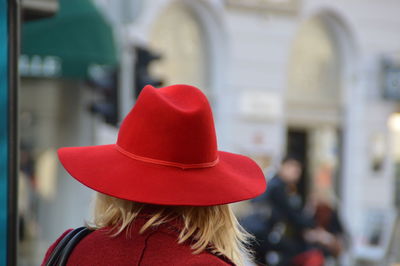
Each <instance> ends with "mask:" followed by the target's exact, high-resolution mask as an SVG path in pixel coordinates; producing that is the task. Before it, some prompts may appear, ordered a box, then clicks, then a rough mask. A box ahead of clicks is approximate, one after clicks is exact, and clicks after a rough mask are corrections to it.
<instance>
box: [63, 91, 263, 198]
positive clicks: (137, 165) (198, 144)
mask: <svg viewBox="0 0 400 266" xmlns="http://www.w3.org/2000/svg"><path fill="white" fill-rule="evenodd" d="M58 155H59V158H60V161H61V163H62V164H63V166H64V167H65V169H66V170H67V171H68V172H69V173H70V174H71V175H72V176H73V177H74V178H75V179H77V180H78V181H79V182H81V183H82V184H84V185H86V186H88V187H90V188H92V189H94V190H96V191H98V192H101V193H104V194H107V195H110V196H114V197H117V198H121V199H126V200H131V201H136V202H142V203H150V204H159V205H189V206H211V205H220V204H227V203H232V202H237V201H242V200H247V199H251V198H254V197H256V196H258V195H260V194H261V193H263V192H264V191H265V189H266V181H265V177H264V174H263V172H262V170H261V169H260V167H259V166H258V165H257V164H256V163H255V162H254V161H253V160H252V159H250V158H248V157H246V156H242V155H239V154H234V153H228V152H223V151H218V149H217V141H216V135H215V129H214V121H213V117H212V112H211V108H210V105H209V103H208V101H207V98H206V97H205V95H204V94H203V93H202V92H201V91H200V90H199V89H197V88H195V87H192V86H188V85H173V86H168V87H164V88H160V89H155V88H153V87H152V86H146V87H145V88H144V89H143V90H142V93H141V94H140V96H139V97H138V99H137V102H136V104H135V106H134V108H132V110H131V111H130V113H129V114H128V115H127V117H126V118H125V119H124V121H123V122H122V124H121V128H120V130H119V133H118V140H117V143H116V144H110V145H98V146H88V147H67V148H61V149H59V150H58Z"/></svg>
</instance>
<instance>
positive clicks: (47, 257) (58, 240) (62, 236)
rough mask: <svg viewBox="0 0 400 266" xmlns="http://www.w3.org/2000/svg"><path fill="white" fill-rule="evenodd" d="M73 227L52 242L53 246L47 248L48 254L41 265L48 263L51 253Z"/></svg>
mask: <svg viewBox="0 0 400 266" xmlns="http://www.w3.org/2000/svg"><path fill="white" fill-rule="evenodd" d="M72 230H73V229H68V230H66V231H65V232H64V233H62V234H61V235H60V236H59V237H58V238H57V239H56V241H54V243H53V244H51V246H50V247H49V248H48V249H47V251H46V254H45V256H44V258H43V261H42V264H41V266H44V265H46V263H47V260H48V259H49V257H50V255H51V253H52V252H53V250H54V248H55V247H56V246H57V245H58V243H60V241H61V240H62V239H63V238H64V237H65V236H66V235H67V234H68V233H69V232H71V231H72Z"/></svg>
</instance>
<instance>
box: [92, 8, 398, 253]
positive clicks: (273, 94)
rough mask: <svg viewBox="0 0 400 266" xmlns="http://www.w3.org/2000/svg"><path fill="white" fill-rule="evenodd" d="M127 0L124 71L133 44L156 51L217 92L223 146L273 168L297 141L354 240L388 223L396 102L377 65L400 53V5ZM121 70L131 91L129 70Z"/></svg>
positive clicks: (168, 79)
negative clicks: (388, 95)
mask: <svg viewBox="0 0 400 266" xmlns="http://www.w3.org/2000/svg"><path fill="white" fill-rule="evenodd" d="M96 2H97V3H98V5H99V6H100V7H104V8H107V5H110V4H111V1H104V0H103V1H100V0H99V1H96ZM124 3H125V2H124V1H122V2H121V5H122V6H124ZM130 8H131V9H132V10H135V12H133V11H132V14H135V15H134V16H133V17H132V18H131V19H130V20H128V23H124V24H123V26H122V28H121V27H119V26H121V24H118V23H117V22H116V25H117V24H118V25H119V26H118V29H119V34H118V36H119V39H120V42H121V47H122V49H121V55H122V56H121V59H122V60H121V61H122V64H123V68H124V67H125V69H126V68H130V67H133V64H132V63H131V62H130V60H126V59H127V58H130V59H134V55H132V53H131V49H130V47H133V46H135V45H146V46H149V47H151V48H152V49H154V50H156V51H159V52H160V53H161V54H162V55H163V59H162V60H161V61H160V63H156V64H155V66H154V73H155V74H156V75H159V76H160V77H162V78H163V79H164V81H165V83H166V84H170V83H191V84H194V85H197V86H198V87H199V88H201V89H202V90H204V92H205V93H206V94H207V95H208V96H209V98H210V99H211V102H212V105H213V108H214V115H215V120H216V125H217V131H218V137H219V146H220V149H223V150H228V151H232V152H240V153H245V154H248V155H250V156H252V157H253V158H255V159H256V160H258V162H259V163H260V164H261V165H262V166H263V167H264V168H265V170H266V172H269V170H271V169H274V167H276V166H277V164H278V163H279V161H280V159H281V158H282V156H283V155H284V154H285V153H286V151H289V152H290V151H291V150H290V146H293V145H294V146H293V147H295V149H298V148H296V145H297V146H299V145H300V146H301V147H300V152H302V156H303V157H304V158H305V160H306V164H307V173H308V179H307V182H306V185H305V186H306V191H308V192H312V191H313V190H315V189H316V190H318V189H319V190H321V189H322V190H324V189H325V190H326V191H330V192H329V193H331V192H333V194H334V195H335V196H336V197H335V198H336V200H335V201H336V202H337V203H338V207H339V209H340V212H341V216H342V219H343V222H344V224H345V226H346V228H347V230H348V232H349V233H350V235H351V237H352V239H353V240H354V241H355V242H357V243H358V242H360V243H362V242H363V241H364V242H365V239H364V238H368V233H366V231H368V230H373V229H370V228H368V224H370V223H377V224H380V225H385V224H386V223H389V224H390V222H389V221H390V218H383V220H382V221H383V222H382V221H381V222H376V220H379V219H381V218H379V217H378V216H380V214H379V213H381V214H382V213H383V217H389V216H391V213H393V211H392V210H393V209H395V193H396V192H395V184H396V178H395V163H396V160H397V159H396V157H395V150H394V148H395V146H394V144H393V143H397V142H396V141H397V139H398V137H396V136H397V133H396V131H395V130H394V129H393V126H392V128H391V127H389V126H388V121H389V119H390V118H391V117H392V116H393V113H395V112H396V111H398V109H397V108H398V104H396V102H393V101H390V100H386V99H384V98H383V96H382V95H383V93H382V82H381V62H382V58H396V57H397V56H399V55H400V34H398V28H399V27H400V16H399V15H398V14H399V11H400V2H398V1H395V0H384V1H357V0H346V1H344V0H337V1H327V0H303V1H295V0H294V1H291V0H287V1H267V0H253V1H240V0H228V1H222V0H221V1H217V0H214V1H213V0H208V1H207V0H204V1H201V0H186V1H172V0H152V1H133V4H131V5H130ZM114 11H115V12H114V13H113V12H109V14H110V17H111V19H112V20H113V19H114V21H118V14H120V13H118V12H119V11H120V9H119V11H118V10H114ZM125 12H126V11H125ZM128 12H129V11H128ZM124 58H125V59H124ZM124 60H125V61H124ZM124 62H125V63H124ZM127 73H132V72H131V71H127ZM122 79H123V80H125V83H124V84H125V85H124V86H125V87H124V89H125V90H130V88H131V85H130V84H132V83H131V82H132V79H129V77H122ZM129 105H130V103H129V102H127V103H126V105H125V106H126V108H125V112H126V110H127V109H128V108H129ZM296 136H297V137H296ZM302 139H303V141H302ZM304 140H307V141H305V143H303V142H304ZM291 142H293V145H291ZM297 142H300V144H296V143H297ZM371 213H375V214H371ZM376 213H378V215H376ZM370 214H371V215H372V216H373V217H378V218H376V219H375V218H371V219H372V220H371V219H370V220H368V219H369V218H367V217H371V215H370ZM371 221H372V222H371ZM388 227H391V225H390V226H388ZM387 230H388V231H390V233H389V235H390V234H391V232H392V231H391V230H389V229H387ZM387 234H388V233H385V232H382V237H383V240H382V243H381V244H380V245H381V246H385V245H386V244H385V243H387V242H388V241H389V240H388V239H386V238H387V236H386V235H387ZM367 242H368V241H367ZM378 246H379V245H378ZM354 252H356V253H357V252H358V253H360V254H361V253H363V252H362V251H357V250H356V251H354ZM374 252H378V253H379V252H380V251H376V250H375V251H374ZM378 253H377V254H378ZM379 254H380V253H379ZM360 256H361V255H360ZM379 256H380V255H376V257H379Z"/></svg>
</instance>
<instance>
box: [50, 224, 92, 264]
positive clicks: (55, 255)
mask: <svg viewBox="0 0 400 266" xmlns="http://www.w3.org/2000/svg"><path fill="white" fill-rule="evenodd" d="M83 231H84V232H85V233H84V234H80V233H81V232H83ZM90 232H92V231H91V230H90V229H88V228H86V227H84V226H82V227H79V228H76V229H74V230H72V231H71V232H69V233H68V234H67V235H65V236H64V237H63V239H61V240H60V242H58V244H57V246H56V247H55V248H54V249H53V251H52V252H51V255H50V257H49V259H48V260H47V263H46V266H56V265H61V264H59V263H60V259H61V258H62V257H63V259H64V263H65V264H66V260H67V259H68V255H69V254H70V253H71V252H72V249H73V248H74V247H75V246H76V244H78V242H79V240H81V239H82V238H83V237H84V236H86V235H87V234H89V233H90ZM78 234H80V236H79V237H78V238H75V236H77V235H78ZM71 241H73V242H72V244H70V243H71ZM67 247H68V255H64V253H65V251H66V248H67ZM65 264H64V265H65Z"/></svg>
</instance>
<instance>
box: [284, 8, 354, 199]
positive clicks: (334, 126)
mask: <svg viewBox="0 0 400 266" xmlns="http://www.w3.org/2000/svg"><path fill="white" fill-rule="evenodd" d="M353 47H354V46H353V43H352V36H351V35H350V34H349V31H348V30H347V27H345V23H343V22H342V21H341V20H340V19H339V18H338V16H336V15H335V14H333V13H332V12H330V11H323V12H319V13H318V14H316V15H313V16H311V17H310V18H309V19H307V20H306V21H305V22H304V23H302V24H301V26H300V28H299V30H298V34H297V35H296V38H295V40H294V45H293V49H292V54H291V60H290V67H289V80H288V88H287V91H286V107H287V117H286V120H287V126H288V131H289V134H288V136H290V133H291V131H294V132H297V133H298V132H299V131H300V132H303V133H304V134H305V135H306V138H307V140H308V141H307V149H306V152H307V154H302V156H303V157H304V158H306V159H305V163H306V167H307V170H308V173H307V176H309V180H308V181H307V182H306V183H305V184H303V186H304V190H308V191H312V190H314V191H315V190H317V189H318V190H321V189H322V190H325V194H326V195H331V196H329V197H330V198H331V199H333V198H336V199H335V201H339V200H340V201H348V197H347V196H346V194H348V191H347V189H346V188H345V187H346V186H347V184H346V185H344V182H347V179H348V178H346V177H347V176H348V175H349V174H350V173H349V167H348V166H347V164H348V163H350V162H349V161H348V158H350V154H349V152H350V151H351V149H350V148H349V147H350V146H349V145H351V143H352V141H353V139H354V134H353V131H354V128H353V127H351V126H350V124H349V121H350V120H353V119H354V115H356V113H355V112H354V106H353V104H352V103H351V102H350V101H349V97H352V96H351V95H353V94H354V84H352V82H353V79H351V78H349V77H353V76H354V69H353V66H354V54H353V51H354V50H353ZM292 135H293V134H292ZM290 142H291V140H290V138H288V143H287V144H288V147H290V145H291V143H290ZM303 153H304V152H303ZM344 161H346V163H344ZM334 195H336V196H334ZM337 196H339V198H338V197H337Z"/></svg>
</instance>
